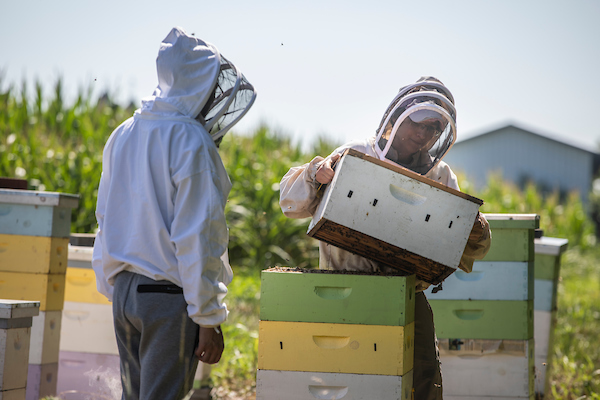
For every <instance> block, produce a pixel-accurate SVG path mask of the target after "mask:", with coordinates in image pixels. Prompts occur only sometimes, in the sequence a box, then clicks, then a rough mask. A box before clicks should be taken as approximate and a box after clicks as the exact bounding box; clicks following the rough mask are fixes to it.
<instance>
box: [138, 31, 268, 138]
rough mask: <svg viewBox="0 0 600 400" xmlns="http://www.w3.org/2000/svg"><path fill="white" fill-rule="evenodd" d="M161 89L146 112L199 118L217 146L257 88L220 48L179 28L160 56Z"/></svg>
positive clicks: (144, 105)
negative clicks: (226, 57)
mask: <svg viewBox="0 0 600 400" xmlns="http://www.w3.org/2000/svg"><path fill="white" fill-rule="evenodd" d="M156 68H157V72H158V86H157V87H156V89H155V90H154V93H153V94H152V97H150V98H148V99H144V100H143V101H142V110H141V113H142V114H153V115H155V116H158V117H167V118H180V117H187V118H192V119H196V120H197V121H198V122H200V123H201V124H202V125H204V127H205V128H206V130H207V131H208V132H209V133H210V134H211V135H212V137H213V140H214V141H215V142H216V143H217V144H218V143H219V142H220V141H221V139H222V138H223V135H225V133H226V132H227V131H228V130H229V129H231V127H233V125H235V124H236V123H237V122H238V121H239V120H240V118H241V117H242V116H243V115H245V113H246V112H247V111H248V110H249V109H250V107H251V106H252V104H253V103H254V99H255V98H256V93H255V91H254V87H253V86H252V85H251V84H250V83H249V82H248V81H247V80H246V78H245V77H244V76H243V75H242V74H241V72H239V71H238V69H237V68H236V67H235V66H234V65H233V64H232V63H231V62H229V61H228V60H226V59H225V57H223V56H222V55H221V54H220V53H219V51H218V49H217V48H216V47H215V46H213V45H212V44H210V43H207V42H205V41H203V40H201V39H198V38H196V37H194V36H191V35H188V34H187V33H186V32H185V31H184V30H183V29H181V28H178V27H175V28H173V29H172V30H171V32H169V34H168V35H167V37H166V38H165V39H164V40H163V41H162V43H161V45H160V49H159V51H158V57H157V58H156Z"/></svg>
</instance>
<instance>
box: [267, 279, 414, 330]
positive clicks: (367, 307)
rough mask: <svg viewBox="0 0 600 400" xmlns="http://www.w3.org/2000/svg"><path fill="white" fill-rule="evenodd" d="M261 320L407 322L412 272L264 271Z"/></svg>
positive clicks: (410, 309)
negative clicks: (372, 273) (396, 273)
mask: <svg viewBox="0 0 600 400" xmlns="http://www.w3.org/2000/svg"><path fill="white" fill-rule="evenodd" d="M260 319H261V320H262V321H287V322H322V323H337V324H365V325H389V326H405V325H408V324H409V323H411V322H413V321H414V319H415V276H414V275H407V276H383V275H366V274H358V273H341V272H339V271H325V270H297V269H290V268H272V269H268V270H264V271H262V273H261V298H260Z"/></svg>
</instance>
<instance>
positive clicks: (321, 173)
mask: <svg viewBox="0 0 600 400" xmlns="http://www.w3.org/2000/svg"><path fill="white" fill-rule="evenodd" d="M339 158H340V155H339V154H334V155H333V156H332V157H331V158H327V159H326V160H325V161H324V162H323V163H322V164H321V165H320V166H319V169H317V173H316V175H315V179H316V180H317V182H319V183H322V184H324V185H326V184H328V183H329V182H331V180H332V179H333V175H334V174H335V171H334V170H333V168H332V167H331V166H332V165H333V164H335V163H336V162H337V160H338V159H339Z"/></svg>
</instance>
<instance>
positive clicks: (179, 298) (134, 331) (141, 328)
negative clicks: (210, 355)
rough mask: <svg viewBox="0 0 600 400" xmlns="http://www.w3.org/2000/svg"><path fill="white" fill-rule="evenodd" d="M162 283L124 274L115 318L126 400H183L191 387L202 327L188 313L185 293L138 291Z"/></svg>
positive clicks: (119, 283)
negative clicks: (141, 286)
mask: <svg viewBox="0 0 600 400" xmlns="http://www.w3.org/2000/svg"><path fill="white" fill-rule="evenodd" d="M160 283H170V282H166V281H164V282H157V281H154V280H152V279H149V278H146V277H144V276H142V275H139V274H134V273H131V272H126V271H125V272H121V273H119V274H118V275H117V277H116V280H115V290H114V296H113V316H114V322H115V333H116V336H117V346H118V348H119V356H120V360H121V383H122V385H123V396H122V399H123V400H138V399H142V400H154V399H156V400H169V399H172V400H180V399H182V398H183V397H185V395H186V394H187V393H188V392H189V391H190V390H191V389H192V386H193V383H194V374H195V373H196V368H197V366H198V359H197V358H196V357H195V355H194V350H195V349H196V347H197V345H198V333H199V326H198V325H197V324H195V323H194V322H193V321H192V320H191V319H190V318H189V317H188V315H187V311H186V307H187V304H186V302H185V300H184V298H183V294H173V293H138V291H137V287H138V285H140V284H142V285H149V284H150V285H151V284H160Z"/></svg>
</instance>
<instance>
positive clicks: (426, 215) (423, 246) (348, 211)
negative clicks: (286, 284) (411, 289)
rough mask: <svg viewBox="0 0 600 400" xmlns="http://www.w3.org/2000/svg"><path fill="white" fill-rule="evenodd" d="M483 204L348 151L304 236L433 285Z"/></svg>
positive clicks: (448, 269)
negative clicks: (414, 276) (409, 274)
mask: <svg viewBox="0 0 600 400" xmlns="http://www.w3.org/2000/svg"><path fill="white" fill-rule="evenodd" d="M482 204H483V201H482V200H480V199H477V198H475V197H472V196H469V195H468V194H465V193H462V192H460V191H458V190H454V189H451V188H449V187H447V186H445V185H443V184H441V183H439V182H436V181H433V180H431V179H429V178H426V177H424V176H422V175H419V174H417V173H414V172H412V171H409V170H407V169H405V168H400V167H396V166H394V165H391V164H388V163H385V162H383V161H380V160H378V159H376V158H374V157H370V156H368V155H366V154H363V153H360V152H358V151H355V150H347V151H346V152H345V153H344V155H343V156H342V158H340V160H339V161H338V164H337V166H336V173H335V176H334V178H333V180H332V181H331V183H330V184H329V185H327V188H326V189H325V191H324V193H323V198H322V200H321V202H320V204H319V207H318V208H317V210H316V212H315V215H314V217H313V220H312V222H311V224H310V226H309V228H308V235H309V236H312V237H314V238H316V239H319V240H321V241H324V242H327V243H329V244H331V245H334V246H337V247H340V248H342V249H345V250H347V251H350V252H352V253H355V254H358V255H360V256H363V257H365V258H368V259H371V260H374V261H377V262H380V263H382V264H385V265H388V266H390V267H393V268H396V269H399V270H403V271H405V272H407V273H411V274H412V273H414V274H416V276H417V279H421V280H423V281H425V282H428V283H431V284H438V283H440V282H441V281H443V280H444V279H445V278H446V277H447V276H449V275H450V274H452V273H453V272H454V271H455V270H456V268H457V267H458V264H459V262H460V259H461V257H462V254H463V252H464V249H465V246H466V244H467V239H468V237H469V233H470V232H471V229H472V227H473V222H474V221H475V217H476V215H477V212H478V211H479V207H480V206H481V205H482Z"/></svg>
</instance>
